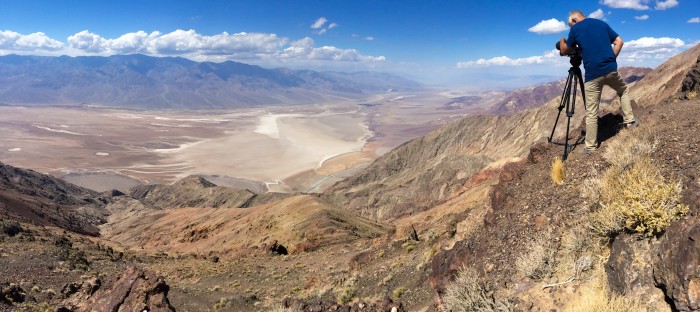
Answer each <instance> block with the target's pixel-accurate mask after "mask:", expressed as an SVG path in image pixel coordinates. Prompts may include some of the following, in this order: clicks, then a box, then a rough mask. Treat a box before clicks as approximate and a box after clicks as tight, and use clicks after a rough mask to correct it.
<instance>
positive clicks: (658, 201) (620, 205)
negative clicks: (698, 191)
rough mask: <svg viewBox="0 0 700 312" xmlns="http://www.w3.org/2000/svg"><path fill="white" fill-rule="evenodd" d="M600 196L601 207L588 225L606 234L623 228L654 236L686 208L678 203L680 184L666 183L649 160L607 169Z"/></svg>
mask: <svg viewBox="0 0 700 312" xmlns="http://www.w3.org/2000/svg"><path fill="white" fill-rule="evenodd" d="M600 197H601V206H602V207H601V209H599V210H598V211H596V212H595V213H594V215H593V217H592V218H591V226H592V227H593V228H594V229H595V230H596V231H598V232H600V233H601V234H605V235H611V234H615V233H617V232H620V231H622V230H625V229H626V230H630V231H634V232H639V233H645V234H647V235H649V236H651V235H656V234H659V233H662V232H663V231H664V230H666V228H667V227H668V226H669V225H670V224H671V221H673V220H674V219H675V218H677V217H679V216H683V215H685V214H686V213H687V212H688V209H689V208H688V206H687V205H684V204H681V203H680V198H681V185H680V183H670V182H667V181H666V179H665V178H664V176H663V175H662V174H661V170H660V169H659V167H658V166H656V165H655V164H654V163H652V162H651V160H649V159H642V160H640V161H638V162H636V163H634V164H632V165H631V166H630V167H629V168H627V169H625V168H620V167H612V168H610V169H608V171H607V172H606V173H605V174H604V175H603V178H602V179H601V180H600Z"/></svg>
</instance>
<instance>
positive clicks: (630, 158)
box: [603, 129, 658, 168]
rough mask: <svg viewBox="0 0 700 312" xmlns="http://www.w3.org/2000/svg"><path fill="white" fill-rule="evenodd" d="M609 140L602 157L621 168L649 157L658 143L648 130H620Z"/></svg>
mask: <svg viewBox="0 0 700 312" xmlns="http://www.w3.org/2000/svg"><path fill="white" fill-rule="evenodd" d="M639 130H643V129H639ZM610 141H611V142H610V143H608V144H607V145H608V146H607V148H606V149H605V150H604V151H603V159H605V160H606V161H607V162H608V163H609V164H611V165H612V166H616V167H621V168H627V167H629V166H630V165H632V164H634V163H636V162H638V161H640V160H642V159H644V158H647V157H649V155H651V153H652V152H654V150H655V149H656V146H657V145H658V144H657V141H656V139H655V138H654V137H653V135H652V133H651V132H650V131H649V130H643V131H634V132H632V131H622V132H621V133H620V134H618V135H617V137H616V138H615V139H614V140H610Z"/></svg>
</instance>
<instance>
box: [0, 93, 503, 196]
mask: <svg viewBox="0 0 700 312" xmlns="http://www.w3.org/2000/svg"><path fill="white" fill-rule="evenodd" d="M455 96H456V95H455V94H453V93H440V92H424V93H414V94H395V93H389V94H382V95H375V96H372V97H371V98H368V99H366V100H362V101H356V100H353V101H348V100H338V102H335V103H327V104H313V105H291V106H289V105H274V106H262V107H255V108H243V109H231V110H159V111H154V110H125V109H118V108H107V107H100V106H94V105H72V106H56V105H54V106H29V107H18V106H0V137H2V140H0V159H2V161H3V162H4V163H6V164H9V165H13V166H17V167H22V168H29V169H33V170H35V171H38V172H41V173H48V174H51V175H53V176H57V177H60V178H62V179H64V180H67V181H69V182H71V183H74V184H77V185H80V186H83V187H87V188H90V189H93V190H96V191H107V190H111V189H118V190H121V191H126V190H128V189H129V188H130V187H132V186H135V185H139V184H149V183H158V184H169V183H172V182H174V181H177V180H178V179H181V178H183V177H186V176H189V175H199V176H203V177H205V178H207V179H208V180H210V181H212V182H213V183H215V184H217V185H221V186H231V187H239V188H247V189H249V190H251V191H254V192H258V193H259V192H266V191H273V192H318V191H321V190H323V189H324V188H325V187H327V186H329V185H331V184H332V183H334V182H336V181H338V180H339V179H342V178H343V177H345V176H347V175H349V174H351V173H353V172H354V171H356V170H359V169H361V168H362V167H363V166H366V165H367V164H368V163H369V162H371V161H372V160H374V159H375V158H377V157H379V156H381V155H382V154H384V153H386V152H387V151H389V150H391V149H392V148H394V147H396V146H398V145H400V144H402V143H404V142H406V141H408V140H411V139H413V138H416V137H418V136H422V135H424V134H426V133H427V132H429V131H431V130H434V129H436V128H438V127H439V126H441V125H443V124H445V123H446V122H448V121H449V120H452V119H455V118H461V117H464V115H466V114H469V113H474V112H475V111H478V110H479V107H472V106H466V107H455V106H454V105H450V104H449V103H450V102H451V99H453V98H454V97H455ZM488 102H489V101H483V102H482V104H481V106H483V105H488Z"/></svg>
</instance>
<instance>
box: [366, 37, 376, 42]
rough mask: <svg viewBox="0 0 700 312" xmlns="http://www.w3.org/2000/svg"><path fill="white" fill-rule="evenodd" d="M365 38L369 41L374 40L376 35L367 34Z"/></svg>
mask: <svg viewBox="0 0 700 312" xmlns="http://www.w3.org/2000/svg"><path fill="white" fill-rule="evenodd" d="M365 40H367V41H372V40H374V37H372V36H367V37H365Z"/></svg>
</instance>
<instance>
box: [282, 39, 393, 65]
mask: <svg viewBox="0 0 700 312" xmlns="http://www.w3.org/2000/svg"><path fill="white" fill-rule="evenodd" d="M278 56H279V57H280V58H281V59H292V60H295V59H296V60H323V61H344V62H381V61H385V60H386V58H385V57H384V56H366V55H362V54H360V53H359V52H358V51H357V50H355V49H340V48H337V47H333V46H323V47H318V48H317V47H314V41H313V39H311V38H309V37H306V38H304V39H301V40H297V41H294V42H292V43H291V44H290V47H289V48H286V49H284V51H282V52H281V53H279V54H278Z"/></svg>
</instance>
